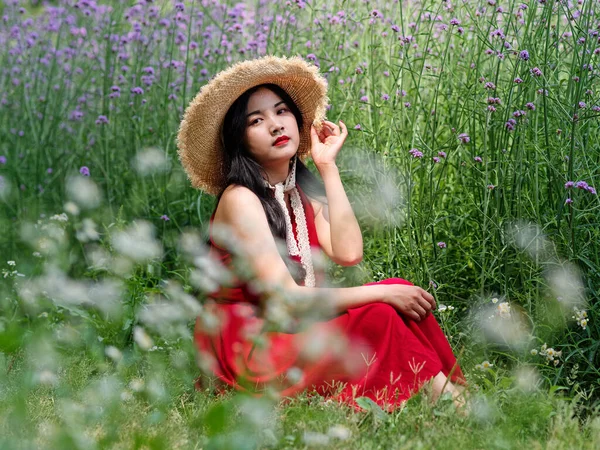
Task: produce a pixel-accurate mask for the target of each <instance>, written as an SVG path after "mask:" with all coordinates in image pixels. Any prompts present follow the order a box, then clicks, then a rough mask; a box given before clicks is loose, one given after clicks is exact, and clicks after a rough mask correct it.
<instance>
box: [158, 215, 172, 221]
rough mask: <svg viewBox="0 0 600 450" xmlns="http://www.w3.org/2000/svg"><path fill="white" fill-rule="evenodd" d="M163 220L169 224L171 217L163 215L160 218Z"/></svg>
mask: <svg viewBox="0 0 600 450" xmlns="http://www.w3.org/2000/svg"><path fill="white" fill-rule="evenodd" d="M160 218H161V220H164V221H165V222H168V221H169V220H171V219H169V216H167V215H166V214H163V215H162V216H160Z"/></svg>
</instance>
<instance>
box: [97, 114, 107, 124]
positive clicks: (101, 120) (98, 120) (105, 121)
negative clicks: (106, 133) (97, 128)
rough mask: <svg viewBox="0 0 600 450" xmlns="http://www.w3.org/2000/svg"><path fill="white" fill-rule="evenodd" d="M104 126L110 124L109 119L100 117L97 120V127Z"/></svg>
mask: <svg viewBox="0 0 600 450" xmlns="http://www.w3.org/2000/svg"><path fill="white" fill-rule="evenodd" d="M103 124H104V125H106V124H108V117H106V116H103V115H100V116H98V118H97V119H96V125H103Z"/></svg>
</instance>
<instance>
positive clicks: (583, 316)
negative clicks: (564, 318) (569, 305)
mask: <svg viewBox="0 0 600 450" xmlns="http://www.w3.org/2000/svg"><path fill="white" fill-rule="evenodd" d="M573 311H575V315H574V316H571V317H572V318H573V319H575V321H576V322H577V325H579V326H580V327H581V328H583V329H584V330H585V329H586V327H587V324H588V318H587V317H588V315H587V311H586V310H580V309H579V308H577V306H574V307H573Z"/></svg>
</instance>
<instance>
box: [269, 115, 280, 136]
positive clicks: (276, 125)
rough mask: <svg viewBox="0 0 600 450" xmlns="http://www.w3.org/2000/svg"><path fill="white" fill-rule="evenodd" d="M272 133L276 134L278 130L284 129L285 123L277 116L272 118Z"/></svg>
mask: <svg viewBox="0 0 600 450" xmlns="http://www.w3.org/2000/svg"><path fill="white" fill-rule="evenodd" d="M270 127H271V133H273V134H275V133H277V132H278V131H283V124H282V123H281V119H280V118H279V117H278V116H277V117H274V118H273V119H271V124H270Z"/></svg>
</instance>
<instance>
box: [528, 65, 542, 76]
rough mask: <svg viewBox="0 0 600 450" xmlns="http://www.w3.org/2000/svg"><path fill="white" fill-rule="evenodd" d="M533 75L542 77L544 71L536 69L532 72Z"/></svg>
mask: <svg viewBox="0 0 600 450" xmlns="http://www.w3.org/2000/svg"><path fill="white" fill-rule="evenodd" d="M530 72H531V75H532V76H534V77H541V76H542V71H541V69H540V68H539V67H534V68H533V69H531V70H530Z"/></svg>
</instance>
